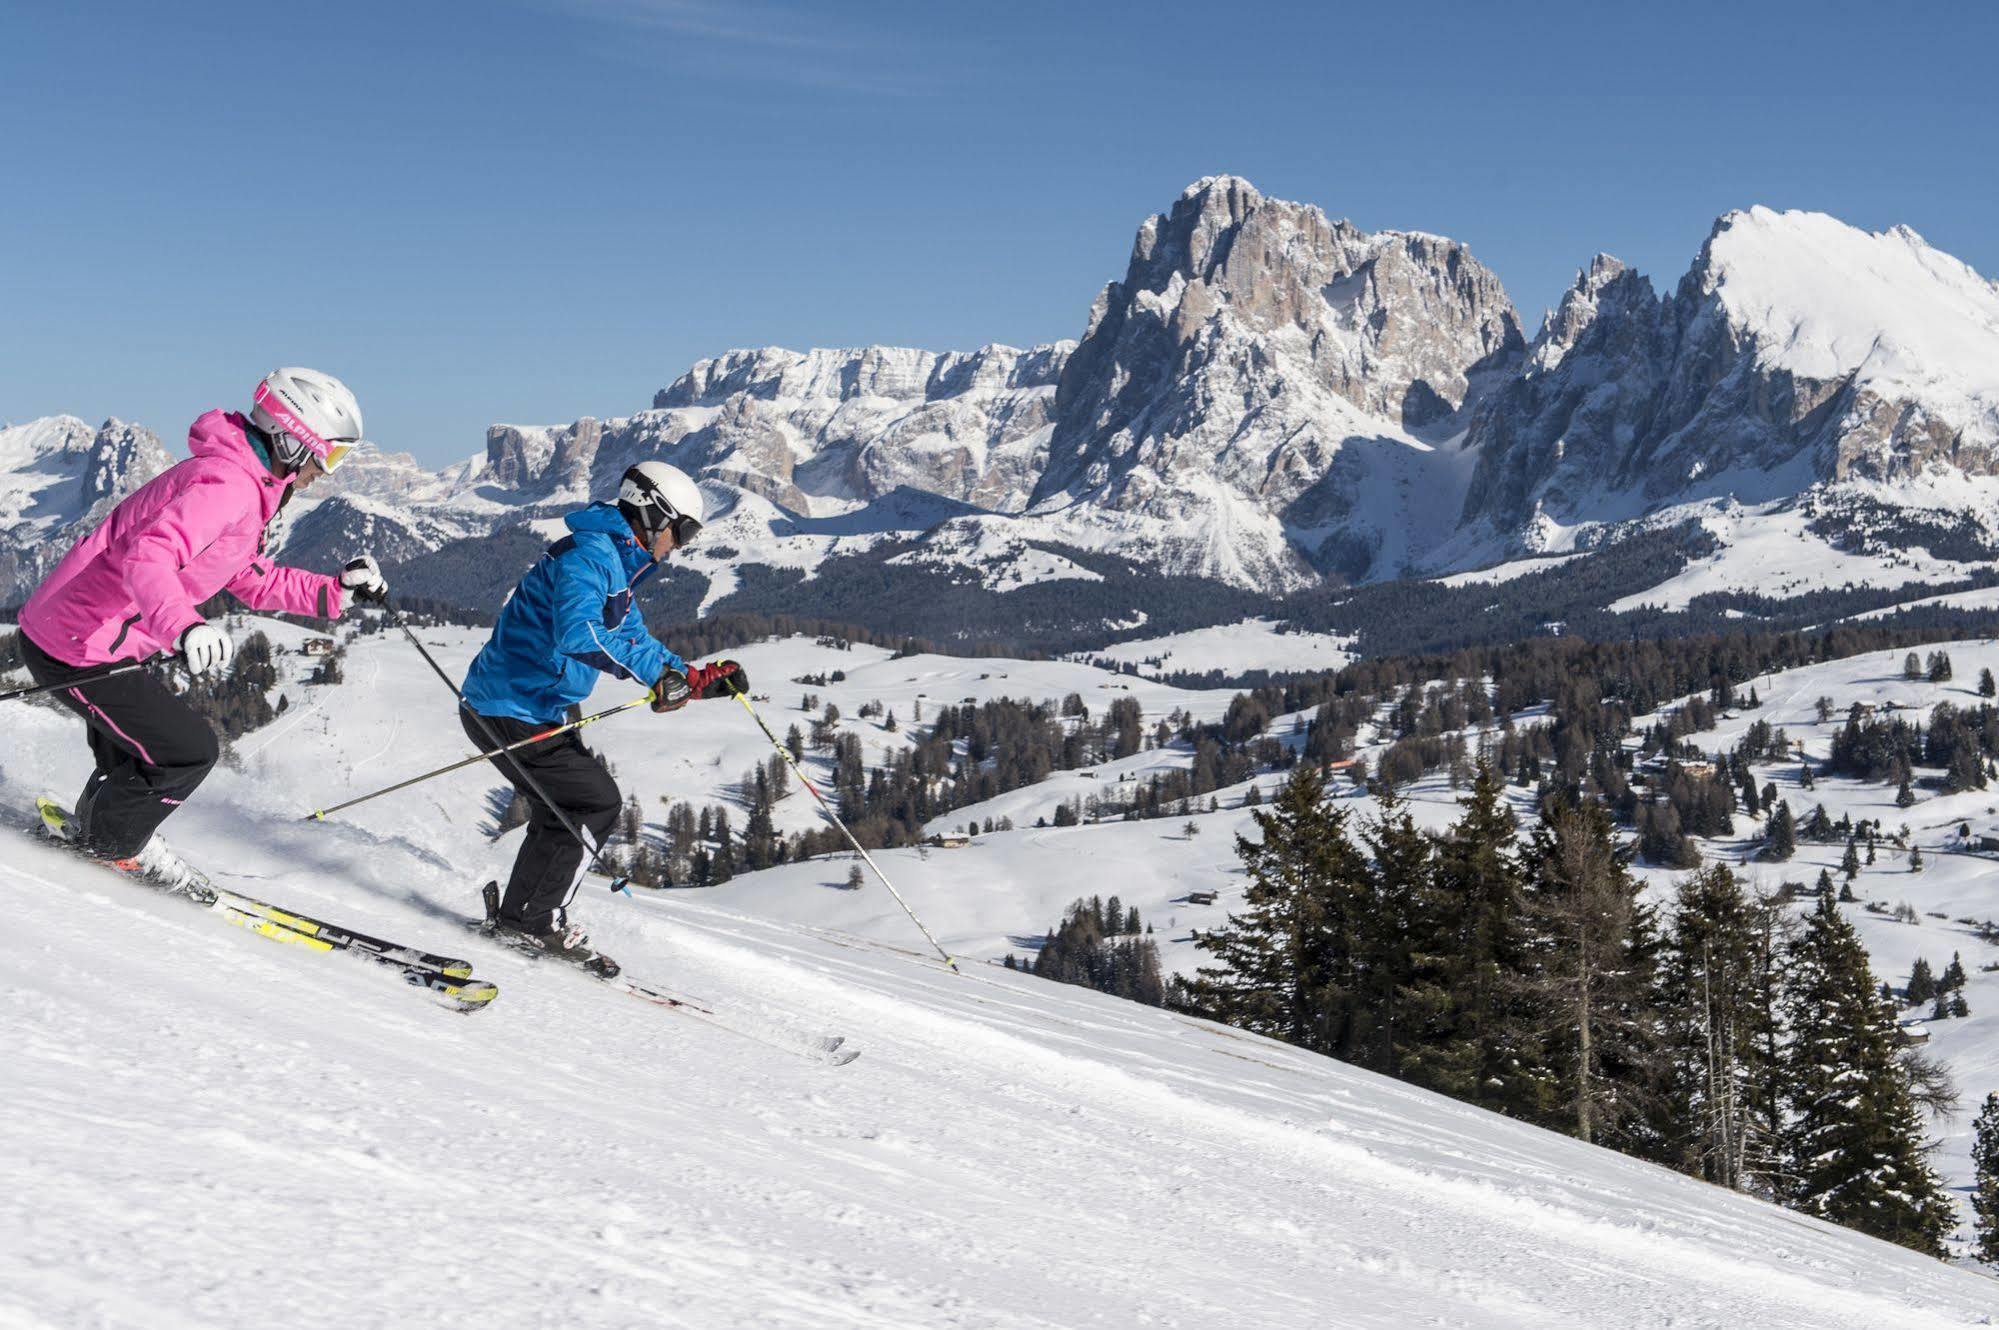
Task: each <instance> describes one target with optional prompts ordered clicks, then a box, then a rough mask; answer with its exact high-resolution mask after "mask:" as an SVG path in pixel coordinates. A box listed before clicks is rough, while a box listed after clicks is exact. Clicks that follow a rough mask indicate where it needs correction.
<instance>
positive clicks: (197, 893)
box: [35, 798, 472, 979]
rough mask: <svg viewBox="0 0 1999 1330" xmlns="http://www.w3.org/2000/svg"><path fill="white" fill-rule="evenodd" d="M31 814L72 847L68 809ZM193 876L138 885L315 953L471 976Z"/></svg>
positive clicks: (465, 968) (442, 959)
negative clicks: (274, 929) (232, 914)
mask: <svg viewBox="0 0 1999 1330" xmlns="http://www.w3.org/2000/svg"><path fill="white" fill-rule="evenodd" d="M35 809H36V811H37V812H38V813H40V814H41V819H42V825H43V826H44V827H45V828H46V829H47V830H48V831H49V833H50V834H51V835H53V836H54V837H55V838H56V839H57V840H59V841H61V842H62V843H63V844H65V845H73V842H72V841H71V840H70V834H69V819H70V813H69V811H68V810H67V809H65V808H63V807H62V805H60V804H58V803H56V802H55V801H54V800H52V799H47V798H42V799H37V800H36V801H35ZM197 876H199V877H200V881H199V883H198V884H195V885H192V886H188V887H179V888H170V887H166V886H163V885H161V884H159V883H156V882H152V881H150V880H148V879H144V878H141V879H139V880H141V881H145V882H146V884H147V885H148V886H152V887H154V888H155V889H157V890H162V891H167V892H169V893H170V894H180V895H185V896H186V897H187V898H188V899H189V900H192V901H193V902H194V903H195V904H197V905H203V906H207V907H209V908H210V909H213V908H216V907H217V906H219V905H226V906H229V907H230V908H232V909H236V910H240V911H242V912H243V913H245V914H254V915H261V916H263V917H264V918H266V919H268V920H270V921H271V922H272V923H274V924H277V925H279V926H280V927H282V928H286V929H289V930H290V931H291V932H293V933H297V934H302V935H303V936H305V937H309V938H313V939H316V940H318V941H321V942H324V943H326V946H325V947H324V948H315V950H329V951H332V950H339V951H353V952H357V953H366V954H370V955H374V956H377V957H379V958H380V959H381V960H382V961H383V962H384V963H385V964H396V965H405V966H410V967H412V968H415V969H420V970H434V971H436V972H437V973H438V974H441V975H443V976H445V977H446V978H449V979H464V978H466V977H468V976H469V975H470V974H471V973H472V962H470V961H468V960H461V959H459V958H457V957H454V956H439V955H436V954H435V953H432V952H428V951H422V950H419V949H418V948H416V947H407V946H404V945H402V944H401V943H398V942H390V941H387V940H386V939H384V938H378V937H372V936H370V935H369V934H367V933H358V932H355V931H353V930H352V929H347V928H341V927H339V926H338V925H336V924H330V923H327V922H326V921H325V920H323V919H315V918H313V917H312V916H311V915H309V914H299V913H296V912H295V911H292V910H286V909H283V908H281V907H279V906H276V905H273V904H271V903H270V902H269V901H261V900H258V899H257V898H256V897H254V896H245V895H243V894H242V893H240V892H235V891H230V890H228V889H227V888H224V887H218V886H216V885H215V884H214V883H213V882H211V881H209V880H208V877H207V876H206V875H205V874H197Z"/></svg>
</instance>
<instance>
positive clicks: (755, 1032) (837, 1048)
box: [602, 975, 861, 1067]
mask: <svg viewBox="0 0 1999 1330" xmlns="http://www.w3.org/2000/svg"><path fill="white" fill-rule="evenodd" d="M602 982H603V983H605V984H608V985H609V986H611V987H612V988H615V989H618V990H619V991H621V992H624V993H629V994H630V995H631V996H633V997H635V998H638V999H639V1000H640V1001H642V1002H650V1003H652V1004H653V1005H654V1006H656V1007H666V1008H668V1009H670V1010H673V1011H678V1012H680V1013H681V1014H682V1015H685V1016H691V1017H693V1018H694V1019H696V1020H699V1021H701V1022H702V1023H703V1024H704V1025H712V1026H714V1027H715V1028H716V1029H718V1030H727V1031H728V1032H729V1033H730V1034H733V1035H738V1036H740V1037H742V1038H744V1039H750V1040H754V1041H755V1042H757V1043H759V1044H763V1045H766V1046H767V1047H770V1048H777V1049H782V1050H783V1051H785V1052H787V1053H796V1054H798V1055H799V1056H800V1057H803V1058H809V1059H810V1060H812V1061H814V1062H821V1063H824V1064H825V1065H827V1066H829V1067H844V1066H846V1065H847V1064H848V1063H849V1062H852V1061H853V1060H854V1059H855V1058H857V1057H859V1056H860V1055H861V1053H860V1050H859V1049H856V1048H847V1047H844V1045H845V1044H846V1042H847V1040H846V1037H845V1036H844V1035H837V1034H830V1035H814V1034H804V1033H802V1032H800V1031H797V1030H788V1029H785V1028H784V1027H782V1026H777V1025H770V1024H766V1023H765V1022H762V1021H754V1022H751V1021H745V1020H743V1019H742V1018H740V1017H729V1016H723V1015H722V1014H721V1013H720V1012H717V1011H716V1010H715V1009H714V1008H712V1007H708V1006H704V1005H702V1004H701V1003H700V1002H698V1001H696V1000H695V999H693V998H690V997H684V996H681V995H679V994H676V993H669V992H667V991H666V990H665V989H663V988H658V987H655V986H654V985H652V984H646V983H641V982H639V981H638V980H636V979H631V978H627V977H626V976H624V975H617V976H615V977H613V978H610V979H606V980H603V981H602Z"/></svg>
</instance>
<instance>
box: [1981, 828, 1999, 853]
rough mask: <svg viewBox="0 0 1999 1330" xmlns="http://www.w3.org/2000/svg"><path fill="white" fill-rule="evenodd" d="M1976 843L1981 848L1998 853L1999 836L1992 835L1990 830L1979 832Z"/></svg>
mask: <svg viewBox="0 0 1999 1330" xmlns="http://www.w3.org/2000/svg"><path fill="white" fill-rule="evenodd" d="M1977 845H1978V848H1979V849H1981V850H1988V851H1992V852H1994V853H1999V836H1994V835H1993V834H1991V833H1990V832H1981V833H1979V836H1978V840H1977Z"/></svg>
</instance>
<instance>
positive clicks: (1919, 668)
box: [1902, 651, 1923, 679]
mask: <svg viewBox="0 0 1999 1330" xmlns="http://www.w3.org/2000/svg"><path fill="white" fill-rule="evenodd" d="M1902 677H1903V678H1904V679H1920V678H1922V677H1923V662H1922V661H1921V660H1920V659H1918V658H1917V656H1916V653H1915V652H1913V651H1911V652H1910V653H1909V654H1908V655H1906V656H1904V657H1902Z"/></svg>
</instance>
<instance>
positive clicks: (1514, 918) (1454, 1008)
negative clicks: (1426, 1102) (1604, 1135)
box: [1402, 763, 1547, 1118]
mask: <svg viewBox="0 0 1999 1330" xmlns="http://www.w3.org/2000/svg"><path fill="white" fill-rule="evenodd" d="M1459 806H1460V808H1461V810H1462V812H1461V813H1460V816H1459V818H1458V820H1457V822H1456V823H1454V824H1453V825H1452V826H1451V827H1450V828H1449V829H1448V830H1447V831H1446V832H1445V833H1444V835H1443V838H1442V839H1441V840H1440V841H1439V843H1438V845H1437V855H1436V862H1435V865H1434V867H1433V869H1432V871H1431V875H1430V891H1429V894H1428V898H1427V900H1426V901H1425V908H1424V910H1423V911H1422V913H1421V915H1420V916H1419V923H1418V929H1417V938H1416V944H1415V946H1413V947H1412V949H1411V961H1412V966H1413V972H1414V973H1413V978H1412V982H1411V985H1410V993H1409V1004H1408V1005H1409V1009H1410V1013H1411V1016H1412V1020H1413V1024H1414V1027H1415V1028H1414V1029H1412V1031H1411V1033H1410V1035H1409V1037H1407V1038H1405V1039H1403V1040H1402V1074H1403V1075H1404V1076H1406V1077H1408V1078H1409V1079H1410V1080H1412V1081H1414V1082H1416V1083H1417V1084H1419V1085H1424V1086H1428V1087H1430V1088H1431V1089H1435V1090H1440V1091H1442V1092H1444V1093H1446V1094H1450V1095H1454V1096H1456V1097H1457V1098H1460V1099H1464V1100H1467V1101H1469V1102H1471V1103H1474V1104H1478V1105H1481V1106H1482V1107H1485V1108H1490V1109H1496V1110H1498V1111H1500V1112H1504V1113H1510V1114H1512V1115H1514V1116H1516V1117H1526V1118H1538V1117H1539V1116H1540V1114H1541V1112H1542V1111H1543V1107H1544V1105H1545V1102H1546V1098H1547V1084H1546V1079H1545V1077H1542V1076H1540V1075H1539V1074H1538V1070H1539V1068H1540V1066H1541V1062H1542V1057H1541V1053H1540V1042H1539V1038H1538V1036H1537V1035H1536V1034H1535V1033H1534V1031H1533V1029H1532V1026H1531V1024H1530V1016H1531V1007H1530V999H1529V995H1528V994H1527V993H1526V991H1525V989H1524V986H1523V984H1522V976H1523V975H1524V974H1525V973H1526V969H1527V965H1528V950H1529V942H1528V937H1527V932H1526V925H1525V921H1524V919H1523V917H1522V906H1523V892H1524V875H1523V873H1522V871H1521V867H1520V854H1519V844H1518V840H1517V833H1518V824H1517V823H1516V822H1515V820H1514V817H1513V811H1512V810H1511V809H1510V808H1508V807H1507V806H1506V802H1505V799H1504V786H1503V784H1502V782H1501V778H1500V776H1499V775H1498V774H1497V772H1495V770H1494V769H1493V768H1492V767H1491V766H1490V765H1488V764H1485V763H1480V764H1479V767H1478V770H1477V772H1476V774H1475V775H1474V776H1473V778H1472V786H1471V789H1470V791H1469V792H1468V793H1467V794H1466V796H1465V798H1464V799H1463V800H1462V801H1460V805H1459Z"/></svg>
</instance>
